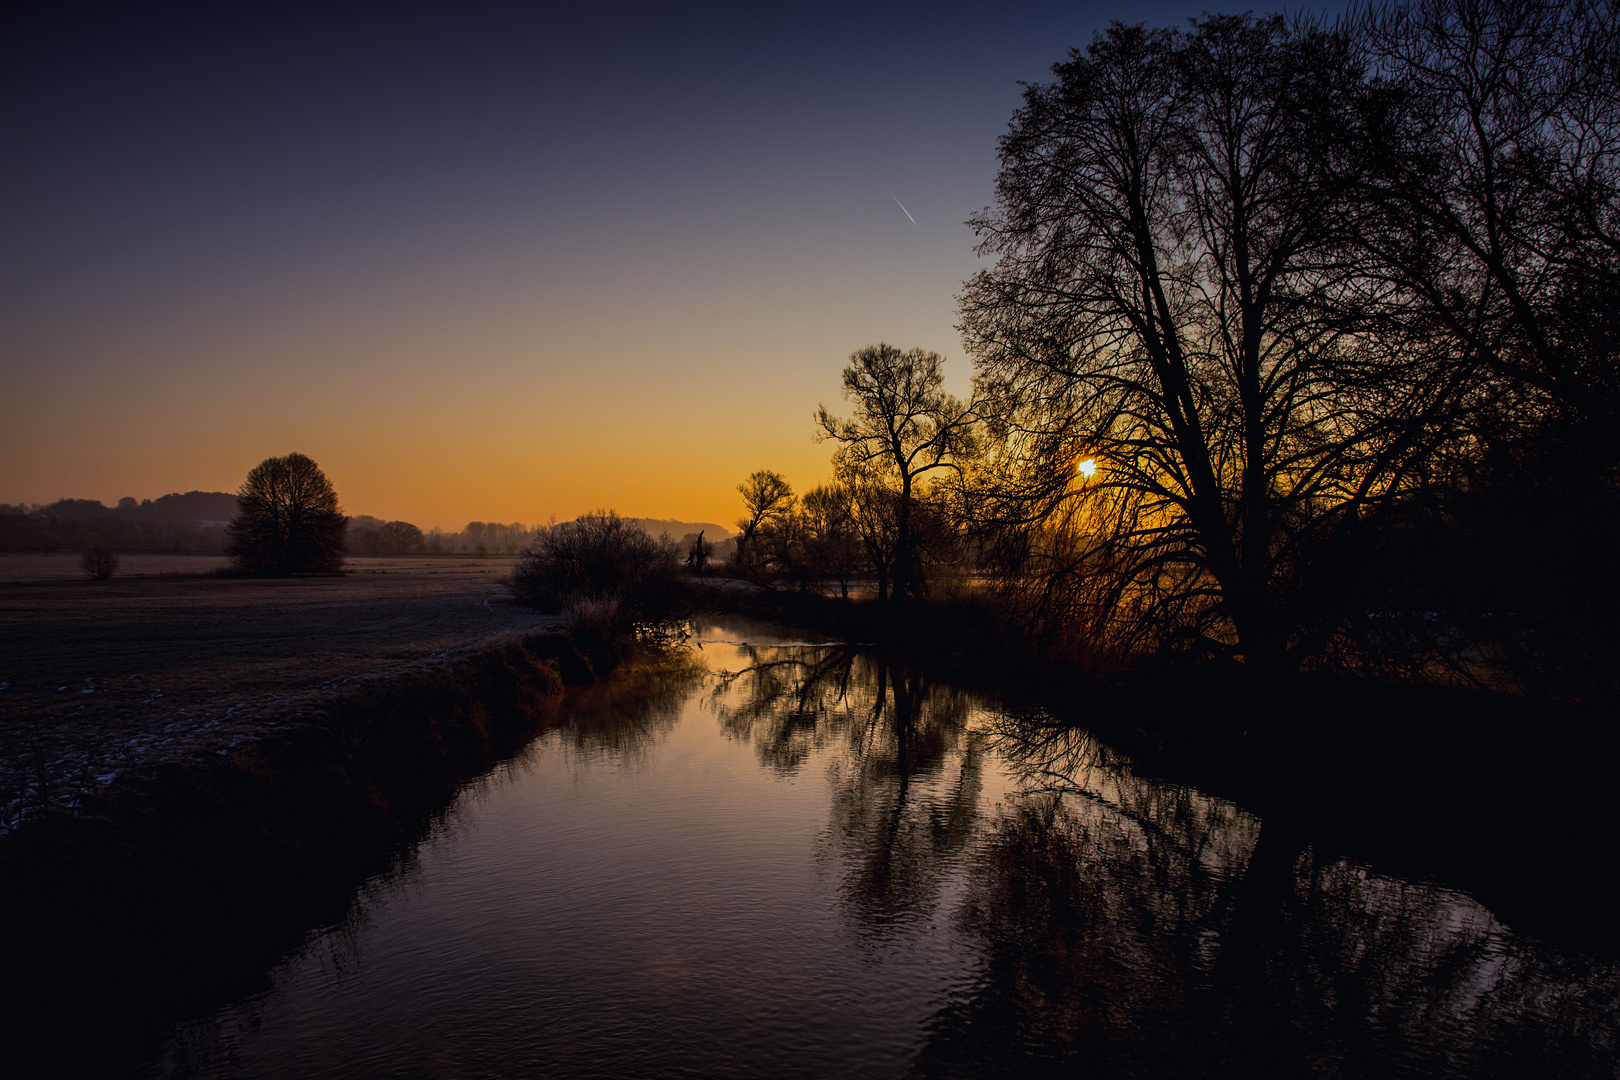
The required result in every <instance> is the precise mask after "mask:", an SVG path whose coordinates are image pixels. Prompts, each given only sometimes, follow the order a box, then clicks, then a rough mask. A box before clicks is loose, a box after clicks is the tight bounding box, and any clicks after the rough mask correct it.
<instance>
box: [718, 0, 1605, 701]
mask: <svg viewBox="0 0 1620 1080" xmlns="http://www.w3.org/2000/svg"><path fill="white" fill-rule="evenodd" d="M1054 74H1055V76H1056V78H1055V80H1054V81H1053V82H1051V83H1048V84H1043V85H1037V86H1031V87H1029V88H1028V90H1027V91H1026V94H1025V101H1024V105H1023V107H1022V108H1021V109H1020V110H1019V111H1018V112H1017V114H1016V115H1015V116H1014V118H1013V122H1012V125H1011V128H1010V130H1009V132H1008V134H1007V135H1006V136H1004V137H1003V139H1002V141H1001V161H1002V168H1001V173H1000V175H999V177H998V181H997V200H996V204H995V206H994V207H992V208H991V209H989V210H987V211H986V212H984V213H983V214H981V215H979V216H978V217H976V218H974V219H973V221H972V222H971V224H972V225H973V227H974V228H975V229H976V230H977V232H978V234H979V236H980V238H981V246H980V253H981V254H982V255H984V256H986V257H988V258H990V259H993V260H994V261H993V264H992V265H991V266H990V267H989V268H987V269H985V270H984V271H982V272H981V273H979V274H977V275H976V276H975V277H973V278H972V279H971V280H970V281H968V282H967V283H966V285H965V287H964V291H963V293H962V295H961V297H960V312H961V330H962V333H963V339H964V342H965V344H966V346H967V348H968V351H969V353H970V354H971V355H972V357H973V359H974V363H975V367H976V377H975V384H974V387H975V392H974V398H973V400H972V401H971V402H960V401H957V400H955V399H953V398H951V397H950V396H949V395H947V394H945V393H944V392H943V390H942V389H941V381H940V378H939V369H938V364H939V361H938V357H937V356H934V355H932V354H927V353H921V352H918V351H915V350H914V351H912V352H910V353H901V352H900V351H899V350H896V349H893V348H891V347H888V346H876V347H874V348H871V349H866V350H862V351H861V352H859V353H856V354H855V355H854V356H853V357H852V358H851V364H850V366H849V367H848V368H847V369H846V370H845V374H844V384H845V390H846V394H847V396H848V397H849V398H850V399H851V400H852V402H853V403H854V404H855V408H856V411H855V415H854V416H852V417H850V418H848V419H840V418H836V417H833V416H831V415H830V414H829V413H828V412H827V411H826V410H825V409H822V410H821V411H820V412H819V413H818V416H817V420H818V424H819V427H820V432H821V434H822V436H823V437H824V438H827V439H830V440H833V441H835V442H836V443H837V446H838V451H837V454H836V455H835V458H834V466H835V483H834V484H833V485H831V486H829V487H828V488H826V489H818V491H817V492H816V493H813V494H814V495H815V498H814V500H812V499H811V498H810V497H809V496H807V497H806V499H805V500H803V501H802V502H800V501H798V500H794V499H792V497H791V493H790V492H788V491H787V490H786V486H785V484H782V483H781V482H780V478H779V477H775V476H774V474H770V473H760V474H756V475H755V476H754V477H752V478H750V480H749V481H748V483H746V484H745V485H743V488H744V491H743V494H744V499H745V503H746V505H747V508H748V514H747V517H745V518H744V520H743V521H742V522H740V523H739V524H740V526H741V527H742V529H743V534H744V539H743V541H742V552H741V557H740V562H741V564H742V565H743V566H744V567H745V568H751V569H752V570H753V571H754V572H755V573H756V574H759V575H761V576H765V575H789V576H791V575H793V574H796V573H798V574H806V573H810V572H811V570H810V569H805V570H800V569H799V567H800V566H801V564H803V565H804V566H806V567H809V568H813V569H814V570H815V571H816V572H819V573H820V575H821V576H824V577H840V574H841V570H840V569H839V567H841V566H842V564H843V561H844V560H845V559H846V556H848V555H850V554H851V553H852V552H853V553H855V554H856V555H857V556H858V557H859V558H858V560H857V561H862V560H864V568H865V570H866V572H868V573H870V574H872V575H873V576H874V578H875V580H876V581H877V584H878V591H879V595H880V596H883V595H888V596H894V597H898V598H901V599H904V598H906V597H908V596H912V595H916V594H918V593H919V592H921V591H922V590H923V589H924V588H926V587H927V581H926V577H925V576H924V575H925V574H926V572H927V570H928V569H929V568H930V567H939V566H949V565H967V566H970V567H971V568H972V569H973V570H974V571H975V572H977V573H979V574H982V575H985V576H987V577H988V578H989V579H990V580H992V581H993V582H994V583H995V584H996V585H997V586H998V588H999V592H1000V595H1001V596H1002V597H1003V599H1004V601H1005V602H1006V603H1007V604H1008V605H1009V606H1010V607H1011V608H1012V609H1015V610H1016V611H1017V612H1018V613H1019V615H1020V617H1021V618H1022V619H1023V621H1024V622H1025V624H1026V625H1028V626H1029V627H1031V628H1033V629H1034V630H1036V631H1038V632H1039V633H1041V634H1042V635H1044V636H1045V637H1046V638H1047V639H1048V640H1051V641H1069V642H1075V641H1084V642H1086V643H1087V646H1088V647H1097V646H1098V645H1099V644H1105V645H1106V646H1107V647H1108V648H1109V649H1112V650H1115V651H1116V652H1118V653H1119V654H1121V655H1138V654H1140V653H1142V652H1144V651H1153V652H1157V651H1162V650H1166V649H1171V650H1184V651H1190V652H1195V653H1198V654H1204V655H1219V656H1227V657H1232V658H1237V659H1241V660H1242V661H1243V662H1244V663H1245V664H1247V665H1251V666H1253V667H1256V668H1262V669H1269V670H1284V669H1295V668H1298V667H1300V666H1308V665H1312V664H1319V663H1323V662H1326V661H1329V660H1335V661H1347V662H1349V663H1351V664H1352V665H1355V664H1368V663H1374V662H1375V660H1374V658H1375V657H1377V656H1380V655H1385V656H1387V655H1393V653H1392V652H1391V648H1390V646H1391V645H1392V642H1393V641H1394V639H1395V638H1403V644H1402V647H1401V649H1396V650H1394V652H1402V650H1404V654H1403V655H1406V656H1407V660H1406V661H1402V662H1409V663H1411V664H1413V665H1415V667H1416V668H1425V667H1428V666H1432V665H1434V664H1443V663H1446V662H1448V661H1447V660H1446V657H1445V656H1442V655H1441V654H1442V653H1448V652H1449V656H1450V661H1449V662H1451V663H1452V666H1453V669H1454V670H1457V671H1465V670H1466V669H1468V668H1469V666H1470V665H1472V667H1473V668H1474V669H1476V670H1477V669H1478V668H1479V667H1480V666H1481V664H1486V663H1487V662H1488V661H1489V657H1488V656H1486V655H1485V654H1486V653H1490V652H1492V651H1493V650H1494V651H1495V653H1496V654H1501V653H1502V650H1504V649H1509V650H1510V649H1511V648H1512V647H1513V646H1512V645H1511V641H1512V640H1517V641H1518V642H1519V643H1520V644H1521V645H1522V644H1523V643H1524V642H1526V641H1529V640H1530V639H1531V638H1534V637H1536V635H1537V633H1538V632H1539V631H1541V630H1545V629H1547V626H1545V625H1541V626H1532V625H1531V624H1532V621H1533V620H1532V619H1531V617H1530V615H1531V611H1530V609H1534V608H1537V607H1538V606H1539V607H1540V609H1542V610H1544V611H1546V612H1552V613H1555V614H1556V616H1557V618H1559V619H1565V620H1566V621H1567V619H1569V618H1571V617H1573V616H1574V615H1578V614H1579V612H1574V613H1572V612H1571V611H1570V610H1569V607H1570V605H1569V604H1568V603H1564V602H1563V600H1562V599H1561V597H1560V592H1561V590H1560V587H1559V586H1560V580H1561V584H1562V587H1563V589H1562V591H1565V592H1567V591H1572V590H1578V592H1579V594H1580V595H1581V596H1583V597H1586V598H1592V597H1612V596H1613V595H1614V594H1615V589H1614V588H1613V585H1614V571H1613V570H1612V569H1611V568H1609V567H1608V565H1607V560H1600V559H1595V558H1591V557H1588V558H1586V559H1585V560H1584V564H1583V565H1582V573H1583V578H1582V580H1580V581H1579V582H1577V581H1576V580H1574V579H1572V578H1571V577H1570V576H1569V574H1568V567H1567V564H1566V565H1565V566H1562V567H1559V568H1558V569H1559V570H1560V571H1561V578H1559V577H1558V576H1555V575H1549V574H1548V573H1547V572H1545V571H1544V570H1542V569H1537V568H1536V567H1535V566H1534V565H1530V564H1537V563H1539V562H1541V560H1542V559H1543V558H1545V559H1546V560H1547V561H1548V562H1551V561H1552V559H1551V557H1550V553H1551V552H1553V551H1556V550H1558V549H1559V548H1560V547H1563V548H1571V547H1573V548H1575V549H1583V548H1584V549H1587V550H1590V545H1591V543H1592V542H1593V541H1594V540H1595V539H1597V536H1596V535H1594V533H1597V534H1601V533H1602V531H1603V530H1607V529H1610V528H1612V526H1613V525H1614V524H1616V523H1620V517H1617V515H1616V513H1615V508H1616V506H1617V505H1620V499H1617V498H1616V495H1617V476H1620V469H1617V464H1620V452H1617V450H1620V440H1617V439H1616V433H1617V431H1620V426H1617V420H1620V417H1617V415H1616V414H1617V407H1620V369H1617V366H1616V362H1615V361H1616V348H1615V346H1616V341H1617V338H1620V197H1617V191H1620V172H1617V164H1620V158H1617V154H1620V128H1617V119H1620V110H1617V108H1616V105H1617V95H1620V32H1617V28H1616V14H1615V9H1614V7H1613V6H1612V5H1611V4H1609V3H1588V2H1586V0H1531V2H1528V3H1516V2H1515V3H1510V2H1507V0H1422V2H1419V3H1414V4H1398V5H1387V6H1385V5H1375V6H1372V7H1365V8H1361V9H1359V10H1358V11H1356V12H1355V13H1354V14H1352V15H1351V16H1349V17H1347V18H1345V19H1344V20H1341V21H1340V22H1338V23H1336V24H1333V25H1326V24H1323V23H1321V22H1319V21H1315V20H1312V19H1309V18H1300V19H1294V20H1289V19H1285V18H1283V17H1281V16H1271V17H1261V18H1257V17H1252V16H1248V15H1244V16H1223V15H1215V16H1209V17H1207V18H1205V19H1203V20H1201V21H1198V22H1195V23H1193V24H1192V25H1191V26H1190V28H1189V29H1187V30H1169V29H1154V28H1149V27H1146V26H1122V25H1118V24H1116V25H1114V26H1113V27H1111V28H1110V29H1109V30H1107V31H1105V32H1103V33H1101V34H1099V35H1098V37H1097V38H1096V39H1095V40H1094V41H1093V42H1092V44H1091V45H1090V47H1089V48H1088V49H1086V50H1085V51H1084V52H1079V51H1076V52H1073V53H1071V55H1070V57H1069V58H1068V59H1067V60H1066V61H1065V62H1063V63H1060V64H1058V65H1056V66H1055V68H1054ZM812 501H813V502H814V508H812V506H811V504H812ZM829 506H831V507H835V508H836V510H835V512H833V513H831V514H825V513H823V512H822V508H824V507H829ZM1529 513H1533V514H1535V515H1536V516H1537V517H1538V518H1539V520H1531V519H1529V518H1528V517H1527V514H1529ZM941 523H943V525H944V526H946V527H945V528H944V530H943V531H944V532H945V533H946V534H947V535H948V536H949V537H950V538H951V542H950V543H947V544H942V543H941V542H940V540H939V537H938V536H937V535H936V534H937V533H939V532H940V531H941ZM1561 527H1567V528H1569V529H1571V530H1573V532H1572V534H1570V535H1568V536H1566V537H1565V538H1564V539H1562V540H1560V539H1558V538H1556V537H1552V538H1550V537H1549V535H1548V534H1551V533H1554V532H1557V531H1558V530H1559V529H1560V528H1561ZM851 537H853V538H855V539H856V540H858V541H859V543H857V544H853V545H852V544H851V543H850V542H849V541H850V538H851ZM1532 537H1539V538H1540V539H1541V545H1540V549H1539V550H1522V549H1521V550H1518V551H1517V552H1516V554H1515V552H1514V548H1515V546H1516V545H1517V544H1520V543H1521V542H1522V541H1524V540H1526V539H1529V538H1532ZM1504 559H1505V560H1506V561H1505V562H1502V560H1504ZM1493 562H1495V563H1497V565H1492V564H1493ZM1448 565H1449V566H1450V567H1452V568H1453V569H1447V567H1448ZM1420 571H1421V572H1420ZM1430 571H1435V572H1438V574H1439V578H1438V579H1434V578H1432V577H1429V576H1427V575H1428V574H1429V572H1430ZM1481 575H1485V576H1486V578H1487V580H1489V579H1490V578H1493V577H1494V578H1497V579H1503V580H1508V579H1511V582H1512V587H1510V588H1502V589H1495V590H1494V591H1493V589H1491V588H1481V587H1480V584H1479V579H1480V577H1481ZM1481 605H1485V607H1482V606H1481ZM1504 605H1511V606H1510V607H1504ZM1561 605H1562V606H1561ZM1419 607H1423V608H1429V609H1430V610H1427V611H1423V612H1421V613H1418V614H1417V615H1416V616H1414V612H1416V611H1417V609H1418V608H1419ZM1486 607H1488V608H1491V609H1494V610H1491V611H1487V610H1486ZM1434 608H1441V609H1442V610H1438V611H1436V610H1433V609H1434ZM1509 612H1511V615H1509ZM1487 615H1489V616H1491V617H1493V618H1497V620H1498V627H1497V630H1496V631H1493V632H1492V634H1494V638H1493V640H1492V642H1490V643H1486V641H1485V639H1486V638H1487V637H1491V636H1492V635H1482V634H1481V633H1480V626H1479V625H1478V624H1479V623H1480V620H1481V619H1483V618H1484V617H1485V616H1487ZM1504 617H1506V618H1508V622H1506V623H1505V622H1502V619H1503V618H1504ZM1414 618H1416V621H1417V622H1418V623H1426V624H1427V625H1428V629H1427V630H1423V629H1422V627H1421V626H1419V627H1418V630H1419V631H1421V632H1415V631H1414V629H1413V625H1414ZM1470 620H1472V622H1473V624H1474V625H1472V626H1471V627H1469V626H1467V625H1465V624H1468V623H1469V622H1470ZM1509 623H1511V624H1512V625H1509ZM1543 636H1545V635H1543ZM1611 636H1612V632H1611ZM1418 638H1422V639H1424V644H1422V646H1421V648H1419V647H1418V646H1417V644H1416V642H1417V639H1418ZM1414 648H1416V649H1417V653H1421V654H1422V656H1421V658H1419V659H1416V660H1412V659H1411V657H1412V656H1413V655H1416V654H1414V653H1413V651H1412V650H1413V649H1414ZM1465 654H1469V655H1471V659H1469V658H1466V657H1465Z"/></svg>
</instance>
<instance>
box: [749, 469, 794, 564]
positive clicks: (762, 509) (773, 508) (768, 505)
mask: <svg viewBox="0 0 1620 1080" xmlns="http://www.w3.org/2000/svg"><path fill="white" fill-rule="evenodd" d="M737 491H738V492H740V493H741V494H742V497H743V506H744V508H746V510H747V513H746V514H745V515H744V516H742V517H740V518H738V519H737V529H738V533H739V535H738V537H737V562H738V564H739V565H741V566H743V567H745V568H746V567H751V566H755V565H756V564H758V562H759V558H758V556H757V554H756V553H755V551H754V546H755V545H754V541H755V539H756V537H757V535H758V533H759V531H760V529H761V528H762V527H769V525H770V524H772V523H773V522H776V521H779V520H780V519H781V518H783V517H784V516H785V515H787V514H789V513H790V512H791V511H792V510H793V506H794V503H795V501H796V500H795V497H794V495H793V485H792V484H789V483H788V482H787V480H786V479H785V478H784V477H783V476H782V474H781V473H778V472H772V471H771V470H770V469H760V470H759V471H758V472H755V473H752V474H751V475H750V476H749V477H748V479H747V480H744V481H743V482H742V483H740V484H738V485H737Z"/></svg>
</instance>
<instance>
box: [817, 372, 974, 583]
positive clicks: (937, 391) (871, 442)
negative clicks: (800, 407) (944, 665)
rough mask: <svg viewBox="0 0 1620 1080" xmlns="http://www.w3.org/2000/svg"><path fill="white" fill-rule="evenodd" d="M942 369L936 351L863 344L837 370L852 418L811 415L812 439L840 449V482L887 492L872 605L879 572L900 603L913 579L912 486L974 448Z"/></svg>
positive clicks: (966, 410)
mask: <svg viewBox="0 0 1620 1080" xmlns="http://www.w3.org/2000/svg"><path fill="white" fill-rule="evenodd" d="M943 363H944V360H943V358H942V357H941V356H940V355H939V354H938V353H935V352H927V351H924V350H922V349H911V350H909V351H905V352H902V351H901V350H900V349H897V348H895V347H894V346H893V345H888V344H882V343H880V344H877V345H869V346H867V347H866V348H864V349H861V350H859V351H857V352H855V353H854V354H852V355H851V356H850V358H849V365H848V366H847V367H845V368H844V396H845V397H846V398H847V399H849V400H850V401H851V402H852V403H853V404H854V405H855V413H854V415H853V416H850V417H847V418H840V417H835V416H833V415H832V414H831V413H830V412H828V411H827V407H826V406H825V405H823V406H822V407H821V408H820V409H818V410H817V411H816V424H817V426H818V427H819V429H820V430H819V432H818V437H820V438H825V439H832V440H833V441H835V442H837V443H839V444H840V445H839V448H838V452H837V455H836V456H835V458H834V463H835V466H836V467H837V470H838V472H839V474H840V476H841V477H843V478H844V479H845V480H846V482H849V483H852V484H855V485H856V486H858V487H864V488H866V489H867V490H868V491H870V489H871V488H872V487H874V486H877V487H888V488H889V489H890V490H891V491H892V493H893V498H894V534H893V547H892V549H891V550H889V551H886V552H880V553H877V555H878V557H877V560H876V561H877V562H878V564H879V570H878V573H879V588H878V593H879V595H878V599H879V600H883V599H884V596H883V587H882V577H883V576H884V573H883V572H884V569H885V568H887V569H888V570H889V572H890V573H892V575H893V589H894V591H893V596H894V599H895V600H897V601H900V602H904V601H905V599H906V595H907V593H908V592H909V591H910V586H911V584H912V581H913V579H914V577H915V574H914V571H915V567H914V565H913V562H914V559H915V551H914V546H915V545H914V540H915V534H914V529H913V524H914V521H913V519H914V517H915V505H914V504H915V502H916V499H917V496H918V485H919V483H920V482H921V481H922V480H923V479H924V478H925V477H927V476H928V475H929V474H930V473H933V472H936V471H956V470H958V469H960V467H961V465H962V462H963V460H964V458H965V457H966V456H967V454H968V451H970V450H971V448H972V447H973V445H974V435H973V426H974V423H975V419H976V418H975V415H974V413H973V410H972V408H971V407H970V406H969V405H967V404H965V403H964V402H962V401H959V400H958V399H957V398H955V397H953V396H952V395H951V394H948V393H946V392H945V388H944V382H945V377H944V373H943V371H942V364H943ZM873 535H875V533H874V534H873Z"/></svg>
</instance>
